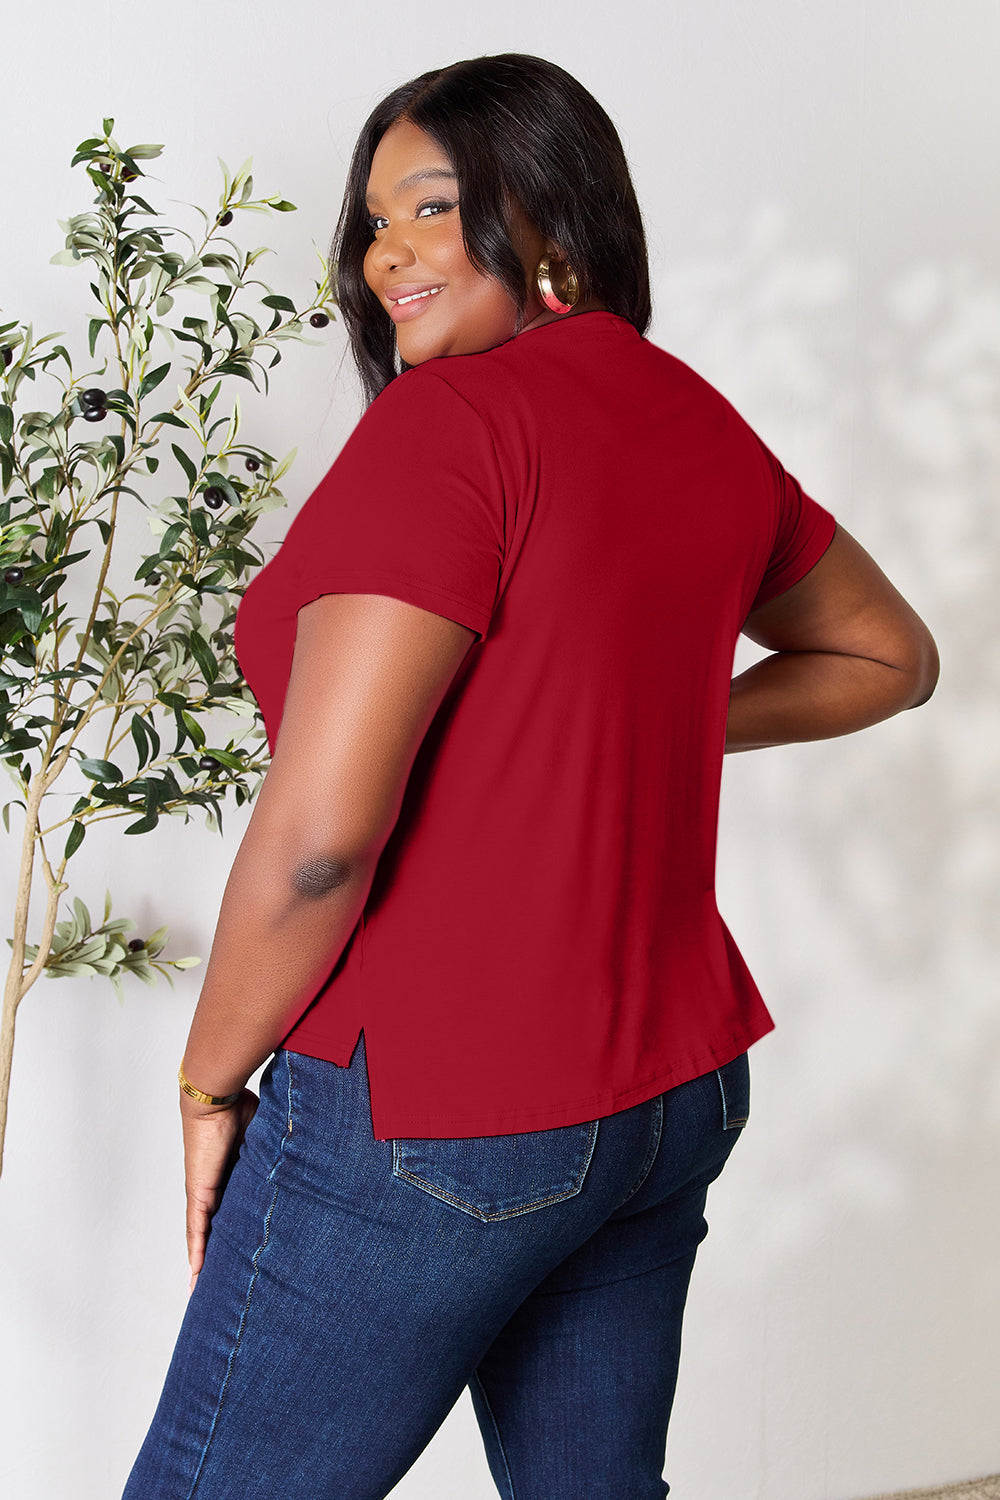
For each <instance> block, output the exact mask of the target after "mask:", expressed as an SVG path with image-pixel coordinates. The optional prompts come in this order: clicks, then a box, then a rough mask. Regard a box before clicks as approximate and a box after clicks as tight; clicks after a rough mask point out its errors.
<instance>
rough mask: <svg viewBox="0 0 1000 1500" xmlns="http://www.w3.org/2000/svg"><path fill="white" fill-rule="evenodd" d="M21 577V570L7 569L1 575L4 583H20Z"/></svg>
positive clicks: (22, 571)
mask: <svg viewBox="0 0 1000 1500" xmlns="http://www.w3.org/2000/svg"><path fill="white" fill-rule="evenodd" d="M23 577H24V569H23V568H8V569H7V571H6V573H4V575H3V581H4V583H20V582H21V580H22V579H23Z"/></svg>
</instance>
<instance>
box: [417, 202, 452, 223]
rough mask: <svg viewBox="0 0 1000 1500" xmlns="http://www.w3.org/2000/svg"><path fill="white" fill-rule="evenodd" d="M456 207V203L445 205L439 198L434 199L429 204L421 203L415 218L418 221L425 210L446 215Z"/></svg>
mask: <svg viewBox="0 0 1000 1500" xmlns="http://www.w3.org/2000/svg"><path fill="white" fill-rule="evenodd" d="M457 207H458V204H457V203H445V202H444V200H443V199H441V198H434V199H432V200H431V201H430V202H429V203H421V205H420V207H419V208H418V209H417V215H416V216H417V218H418V219H419V218H420V216H421V215H422V214H423V213H424V212H425V210H428V209H434V210H435V211H436V212H437V213H447V212H448V210H449V209H451V208H457Z"/></svg>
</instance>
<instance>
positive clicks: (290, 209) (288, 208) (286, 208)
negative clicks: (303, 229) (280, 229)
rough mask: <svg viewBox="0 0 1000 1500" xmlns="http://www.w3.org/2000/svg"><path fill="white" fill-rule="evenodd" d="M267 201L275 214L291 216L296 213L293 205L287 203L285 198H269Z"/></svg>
mask: <svg viewBox="0 0 1000 1500" xmlns="http://www.w3.org/2000/svg"><path fill="white" fill-rule="evenodd" d="M267 201H268V203H269V205H270V206H271V208H273V209H274V211H275V213H276V214H293V213H295V211H296V209H295V204H294V203H289V201H288V199H287V198H277V199H275V198H269V199H268V200H267Z"/></svg>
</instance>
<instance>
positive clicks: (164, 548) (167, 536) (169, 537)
mask: <svg viewBox="0 0 1000 1500" xmlns="http://www.w3.org/2000/svg"><path fill="white" fill-rule="evenodd" d="M186 530H187V528H186V526H185V524H184V522H183V521H175V522H174V524H173V525H172V526H168V527H167V529H166V531H165V532H164V533H163V536H162V537H161V538H160V550H159V552H158V554H157V556H158V557H160V558H164V557H166V556H167V554H168V553H169V552H172V551H173V547H174V543H175V542H176V541H177V539H178V537H180V536H182V535H183V533H184V532H185V531H186Z"/></svg>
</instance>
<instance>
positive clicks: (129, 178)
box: [122, 167, 139, 182]
mask: <svg viewBox="0 0 1000 1500" xmlns="http://www.w3.org/2000/svg"><path fill="white" fill-rule="evenodd" d="M138 175H139V174H138V172H130V171H129V169H128V168H127V167H126V168H125V170H124V172H122V182H134V181H135V179H136V178H137V177H138Z"/></svg>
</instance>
